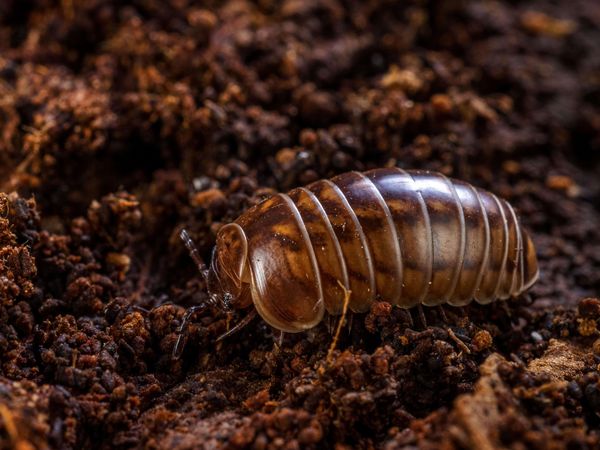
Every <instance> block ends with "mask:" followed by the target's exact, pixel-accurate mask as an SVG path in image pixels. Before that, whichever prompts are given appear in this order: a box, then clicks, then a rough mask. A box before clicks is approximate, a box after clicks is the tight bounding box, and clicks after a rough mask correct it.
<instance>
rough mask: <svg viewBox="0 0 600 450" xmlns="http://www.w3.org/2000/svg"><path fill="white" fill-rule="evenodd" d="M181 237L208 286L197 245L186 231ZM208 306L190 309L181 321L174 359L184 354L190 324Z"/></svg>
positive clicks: (204, 266) (180, 234)
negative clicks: (192, 318)
mask: <svg viewBox="0 0 600 450" xmlns="http://www.w3.org/2000/svg"><path fill="white" fill-rule="evenodd" d="M179 237H180V238H181V240H182V241H183V243H184V244H185V247H186V248H187V249H188V252H189V253H190V257H191V258H192V260H193V261H194V263H196V267H197V268H198V271H199V272H200V274H201V275H202V277H203V278H204V283H205V285H207V286H208V269H207V267H206V264H205V263H204V260H203V259H202V257H201V256H200V252H198V247H196V244H195V243H194V241H193V240H192V238H191V237H190V235H189V234H188V232H187V231H186V230H185V229H184V230H181V233H179ZM209 302H210V301H209ZM208 305H209V303H206V302H204V303H202V304H200V305H196V306H192V307H190V308H188V310H187V311H186V312H185V314H184V316H183V318H182V319H181V324H180V325H179V329H178V330H177V341H176V342H175V346H174V347H173V353H172V354H171V357H172V358H173V359H179V358H180V357H181V354H182V353H183V349H184V347H185V342H186V340H187V333H186V331H187V327H188V325H189V323H190V319H191V317H192V316H193V315H194V314H196V313H197V312H199V311H204V310H205V309H206V308H207V307H208Z"/></svg>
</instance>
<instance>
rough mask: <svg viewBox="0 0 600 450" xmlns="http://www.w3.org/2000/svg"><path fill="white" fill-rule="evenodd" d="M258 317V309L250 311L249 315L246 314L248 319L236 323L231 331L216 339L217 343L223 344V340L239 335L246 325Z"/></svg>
mask: <svg viewBox="0 0 600 450" xmlns="http://www.w3.org/2000/svg"><path fill="white" fill-rule="evenodd" d="M255 317H256V309H254V308H252V309H251V310H250V312H249V313H248V314H246V317H244V318H243V319H242V320H240V321H239V322H238V323H236V324H235V325H234V326H233V328H231V329H230V330H228V331H226V332H225V333H223V334H222V335H221V336H219V337H218V338H217V339H216V342H221V341H222V340H223V339H226V338H228V337H229V336H231V335H232V334H235V333H237V332H238V331H240V330H241V329H242V328H244V327H245V326H246V325H248V324H249V323H250V322H252V320H253V319H254V318H255Z"/></svg>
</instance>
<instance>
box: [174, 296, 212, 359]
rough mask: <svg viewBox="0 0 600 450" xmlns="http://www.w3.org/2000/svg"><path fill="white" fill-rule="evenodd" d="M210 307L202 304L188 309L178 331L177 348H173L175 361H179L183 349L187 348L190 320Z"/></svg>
mask: <svg viewBox="0 0 600 450" xmlns="http://www.w3.org/2000/svg"><path fill="white" fill-rule="evenodd" d="M207 306H208V305H207V304H206V303H202V304H201V305H196V306H192V307H190V308H188V310H187V311H186V312H185V314H184V316H183V319H181V324H180V325H179V329H178V330H177V341H176V342H175V346H174V347H173V352H172V353H171V357H172V358H173V359H179V358H180V357H181V354H182V353H183V349H184V347H185V342H186V340H187V333H186V331H187V327H188V325H189V323H190V318H191V317H192V316H193V315H194V314H196V313H197V312H198V311H204V310H205V309H206V307H207Z"/></svg>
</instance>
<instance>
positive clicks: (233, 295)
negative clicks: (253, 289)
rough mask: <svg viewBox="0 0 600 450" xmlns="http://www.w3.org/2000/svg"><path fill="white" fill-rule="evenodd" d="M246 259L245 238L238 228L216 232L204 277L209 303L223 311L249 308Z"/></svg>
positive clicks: (226, 226)
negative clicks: (206, 273)
mask: <svg viewBox="0 0 600 450" xmlns="http://www.w3.org/2000/svg"><path fill="white" fill-rule="evenodd" d="M247 255H248V242H247V240H246V235H245V234H244V231H243V230H242V228H241V227H240V226H239V225H238V224H236V223H230V224H228V225H225V226H224V227H223V228H221V230H219V233H218V235H217V245H216V246H215V248H214V249H213V254H212V259H211V263H210V268H209V269H208V275H207V285H208V293H209V296H210V302H211V303H213V304H215V305H217V306H219V307H220V308H221V309H224V310H230V309H234V308H235V309H238V308H244V307H246V306H249V304H251V299H250V285H249V272H248V264H247Z"/></svg>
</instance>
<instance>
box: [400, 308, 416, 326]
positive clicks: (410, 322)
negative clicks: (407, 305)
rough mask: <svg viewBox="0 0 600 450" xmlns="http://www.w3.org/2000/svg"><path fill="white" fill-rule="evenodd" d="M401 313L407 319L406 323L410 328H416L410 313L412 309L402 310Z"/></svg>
mask: <svg viewBox="0 0 600 450" xmlns="http://www.w3.org/2000/svg"><path fill="white" fill-rule="evenodd" d="M401 311H402V313H403V315H404V316H405V317H406V322H407V323H408V326H409V327H410V328H414V326H415V322H414V320H413V317H412V314H411V312H410V309H404V308H402V309H401Z"/></svg>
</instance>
